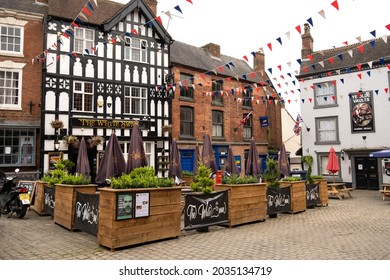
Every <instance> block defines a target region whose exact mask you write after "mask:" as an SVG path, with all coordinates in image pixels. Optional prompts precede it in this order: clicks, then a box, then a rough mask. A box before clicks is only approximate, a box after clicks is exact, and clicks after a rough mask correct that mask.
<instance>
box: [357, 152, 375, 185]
mask: <svg viewBox="0 0 390 280" xmlns="http://www.w3.org/2000/svg"><path fill="white" fill-rule="evenodd" d="M355 174H356V188H357V189H363V190H379V175H378V161H377V159H376V158H369V157H356V158H355Z"/></svg>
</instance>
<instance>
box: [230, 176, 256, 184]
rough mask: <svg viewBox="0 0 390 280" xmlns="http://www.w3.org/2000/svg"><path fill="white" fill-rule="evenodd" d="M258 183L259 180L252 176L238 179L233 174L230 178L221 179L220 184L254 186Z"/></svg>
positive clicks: (238, 177)
mask: <svg viewBox="0 0 390 280" xmlns="http://www.w3.org/2000/svg"><path fill="white" fill-rule="evenodd" d="M258 182H259V179H258V178H256V177H254V176H245V177H240V176H238V175H235V174H233V175H231V176H226V177H224V178H223V179H222V184H227V185H241V184H254V183H258Z"/></svg>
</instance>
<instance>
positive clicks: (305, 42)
mask: <svg viewBox="0 0 390 280" xmlns="http://www.w3.org/2000/svg"><path fill="white" fill-rule="evenodd" d="M304 28H305V32H304V33H303V34H302V50H301V56H302V59H304V58H306V57H307V56H308V55H309V54H312V53H313V37H312V36H311V34H310V25H309V24H308V23H305V24H304Z"/></svg>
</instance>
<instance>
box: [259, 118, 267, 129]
mask: <svg viewBox="0 0 390 280" xmlns="http://www.w3.org/2000/svg"><path fill="white" fill-rule="evenodd" d="M259 120H260V127H267V126H268V116H261V117H260V118H259Z"/></svg>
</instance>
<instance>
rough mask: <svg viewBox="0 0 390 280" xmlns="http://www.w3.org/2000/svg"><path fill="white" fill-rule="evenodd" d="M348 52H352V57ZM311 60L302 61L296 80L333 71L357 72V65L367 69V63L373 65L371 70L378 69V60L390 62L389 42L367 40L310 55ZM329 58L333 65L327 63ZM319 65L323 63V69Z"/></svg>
mask: <svg viewBox="0 0 390 280" xmlns="http://www.w3.org/2000/svg"><path fill="white" fill-rule="evenodd" d="M361 50H363V52H361ZM350 52H352V56H351V55H350ZM312 58H313V59H312V60H311V61H310V60H309V59H308V58H305V59H302V64H301V69H300V74H299V75H298V76H297V78H298V79H299V78H305V77H312V76H316V75H322V74H325V73H328V72H334V71H341V72H342V73H344V72H347V71H357V70H358V69H357V65H358V64H361V65H362V69H364V68H367V69H368V68H369V67H368V65H369V63H373V64H372V67H373V68H374V67H378V66H379V65H380V59H384V60H385V61H390V42H389V40H387V43H386V42H385V41H384V40H383V39H382V38H378V39H374V40H367V41H364V42H361V43H356V44H353V45H348V46H344V47H339V48H333V49H328V50H323V51H317V52H314V53H312ZM331 58H332V59H333V64H332V63H331V62H330V61H329V59H331ZM341 58H342V59H341ZM319 63H323V65H324V67H322V66H321V65H320V64H319Z"/></svg>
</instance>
